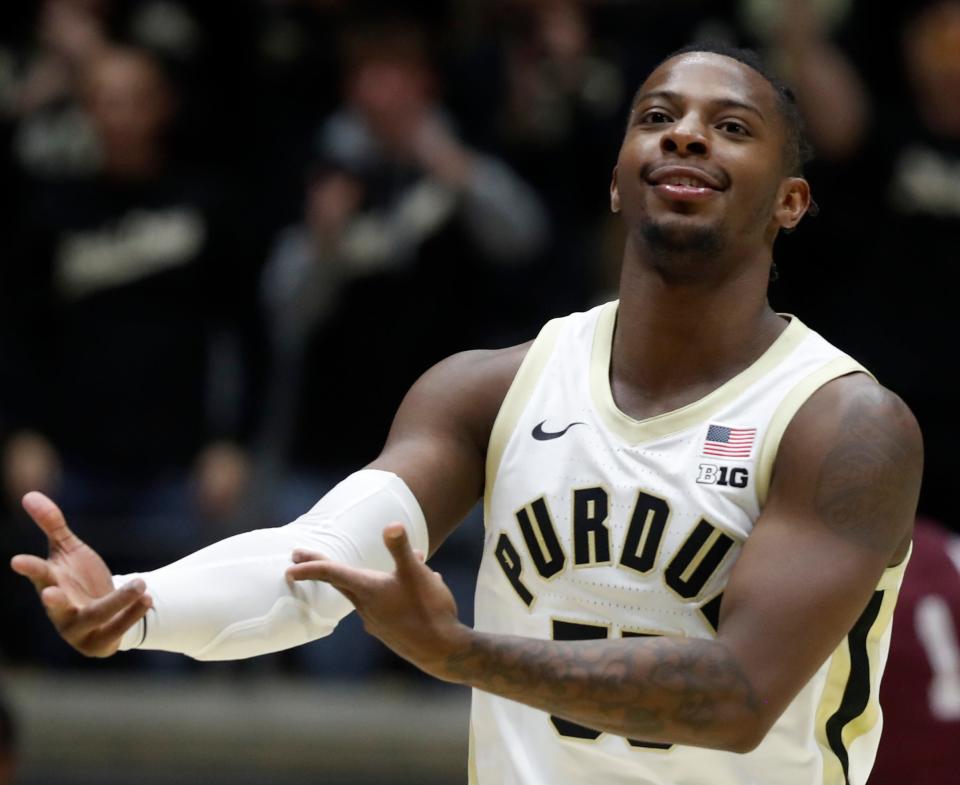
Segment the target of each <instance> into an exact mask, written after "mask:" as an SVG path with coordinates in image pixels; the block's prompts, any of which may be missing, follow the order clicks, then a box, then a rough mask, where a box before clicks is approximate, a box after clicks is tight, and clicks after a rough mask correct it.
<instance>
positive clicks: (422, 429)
mask: <svg viewBox="0 0 960 785" xmlns="http://www.w3.org/2000/svg"><path fill="white" fill-rule="evenodd" d="M527 346H528V345H523V346H517V347H511V348H509V349H502V350H496V351H472V352H463V353H461V354H457V355H454V356H452V357H449V358H447V359H446V360H444V361H443V362H441V363H438V364H437V365H435V366H434V367H433V368H431V369H430V370H429V371H427V372H426V373H425V374H424V375H423V376H422V377H420V379H419V380H418V381H417V383H416V384H414V386H413V387H412V388H411V389H410V391H409V393H407V395H406V397H405V398H404V400H403V403H402V404H401V405H400V408H399V409H398V410H397V414H396V417H395V418H394V421H393V425H392V426H391V428H390V433H389V436H388V437H387V442H386V444H385V446H384V448H383V451H382V452H381V453H380V455H379V456H378V457H377V459H376V460H375V461H374V462H373V463H371V464H370V465H369V466H368V467H367V468H371V469H383V470H385V471H391V472H394V473H395V474H396V475H398V476H399V477H400V478H401V479H403V481H404V482H405V483H406V484H407V486H408V487H409V488H410V490H411V491H412V492H413V494H414V496H416V497H417V501H418V502H419V503H420V506H421V508H422V509H423V513H424V517H425V518H426V521H427V527H428V529H429V530H430V548H431V551H433V550H436V548H437V547H438V546H439V545H440V543H442V542H443V540H444V539H445V538H446V536H447V535H448V534H449V533H450V532H451V531H452V530H453V528H454V527H455V526H456V525H457V524H458V523H459V522H460V521H461V520H462V519H463V518H464V516H465V515H466V514H467V513H468V512H469V511H470V508H471V507H472V506H473V505H474V504H475V503H476V501H477V500H478V499H479V498H480V496H481V495H482V493H483V486H484V468H485V458H486V449H487V442H488V441H489V436H490V430H491V428H492V427H493V421H494V419H495V418H496V415H497V412H498V411H499V408H500V404H501V402H502V401H503V398H504V396H505V395H506V392H507V389H508V388H509V386H510V384H511V382H512V381H513V377H514V376H515V375H516V372H517V369H518V368H519V366H520V363H521V361H522V360H523V357H524V355H525V354H526V349H527Z"/></svg>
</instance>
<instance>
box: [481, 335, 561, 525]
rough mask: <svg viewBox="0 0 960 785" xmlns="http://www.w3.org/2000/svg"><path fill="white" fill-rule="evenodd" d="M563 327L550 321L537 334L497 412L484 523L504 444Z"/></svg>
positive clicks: (487, 478) (490, 443) (489, 447)
mask: <svg viewBox="0 0 960 785" xmlns="http://www.w3.org/2000/svg"><path fill="white" fill-rule="evenodd" d="M562 327H563V320H562V319H551V320H550V321H549V322H547V323H546V324H545V325H544V326H543V329H541V330H540V333H539V334H538V335H537V337H536V338H535V339H534V341H533V343H532V344H531V346H530V348H529V349H528V350H527V354H526V356H525V357H524V358H523V362H522V363H520V368H519V369H518V370H517V375H516V376H515V377H514V378H513V382H512V383H511V384H510V389H509V390H507V394H506V396H504V399H503V403H502V404H500V411H498V412H497V417H496V419H495V420H494V421H493V428H492V429H491V430H490V441H489V443H488V444H487V463H486V488H485V490H484V494H483V519H484V521H489V520H490V497H491V496H492V495H493V483H494V481H495V480H496V478H497V472H498V471H499V469H500V460H501V459H502V458H503V451H504V450H505V449H506V448H507V442H509V441H510V437H511V436H512V435H513V431H514V429H515V428H516V427H517V422H518V421H519V420H520V416H521V415H522V414H523V410H524V408H526V405H527V401H529V400H530V396H531V395H532V394H533V391H534V389H535V388H536V386H537V381H538V380H539V379H540V374H541V373H542V371H543V368H544V366H545V365H546V364H547V361H548V360H549V359H550V356H551V355H552V354H553V347H554V344H555V343H556V342H557V336H558V335H559V333H560V329H561V328H562Z"/></svg>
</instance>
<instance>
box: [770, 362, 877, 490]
mask: <svg viewBox="0 0 960 785" xmlns="http://www.w3.org/2000/svg"><path fill="white" fill-rule="evenodd" d="M849 373H865V374H867V375H868V376H869V377H870V378H871V379H875V377H874V376H873V374H872V373H870V371H868V370H867V369H866V368H864V367H863V366H862V365H860V363H858V362H857V361H856V360H854V359H853V358H852V357H847V356H842V357H837V358H836V359H833V360H831V361H830V362H828V363H827V364H826V365H824V366H822V367H821V368H818V369H817V370H816V371H814V372H813V373H811V374H810V375H809V376H807V377H805V378H803V379H802V380H801V381H800V382H798V383H797V385H796V386H795V387H794V388H793V389H792V390H791V391H790V392H789V393H787V395H786V397H785V398H784V399H783V401H781V402H780V405H779V406H778V407H777V409H776V411H775V412H774V413H773V417H771V418H770V425H769V426H768V427H767V432H766V434H765V435H764V437H763V443H762V444H761V445H760V452H759V455H758V457H757V498H758V499H759V501H760V506H761V507H763V505H765V504H766V503H767V495H768V494H769V492H770V479H771V477H772V476H773V464H774V461H775V460H776V459H777V451H778V450H779V449H780V440H781V439H782V438H783V434H784V432H785V431H786V430H787V426H788V425H789V424H790V421H791V420H792V419H793V416H794V415H795V414H796V413H797V412H798V411H799V410H800V407H801V406H803V404H804V403H806V401H807V399H808V398H809V397H810V396H811V395H813V394H814V393H815V392H816V391H817V390H819V389H820V388H821V387H823V385H825V384H826V383H827V382H829V381H833V380H834V379H836V378H838V377H840V376H846V375H847V374H849Z"/></svg>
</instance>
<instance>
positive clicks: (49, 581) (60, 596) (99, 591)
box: [10, 491, 151, 657]
mask: <svg viewBox="0 0 960 785" xmlns="http://www.w3.org/2000/svg"><path fill="white" fill-rule="evenodd" d="M22 503H23V509H24V510H26V511H27V514H28V515H29V516H30V517H31V518H33V520H34V522H35V523H36V524H37V526H39V527H40V528H41V529H42V530H43V532H44V534H46V535H47V540H48V544H49V554H48V556H47V558H46V559H41V558H40V557H39V556H32V555H29V554H19V555H17V556H14V557H13V559H12V560H11V562H10V566H11V567H12V568H13V571H14V572H16V573H19V574H20V575H23V576H24V577H25V578H28V579H29V580H30V582H31V583H33V585H34V587H35V588H36V590H37V593H38V594H39V595H40V601H41V602H42V603H43V607H44V609H45V610H46V612H47V616H49V617H50V621H52V622H53V625H54V627H56V628H57V632H59V633H60V636H61V637H62V638H63V639H64V640H65V641H66V642H67V643H69V644H70V645H71V646H73V648H75V649H76V650H77V651H79V652H80V653H81V654H86V655H87V656H88V657H109V656H110V655H111V654H113V653H114V652H116V651H117V648H118V647H119V645H120V639H121V637H122V636H123V633H124V632H126V631H127V630H128V629H129V628H130V627H132V626H133V625H134V624H136V623H137V622H138V621H139V620H140V619H142V618H143V616H144V615H145V614H146V612H147V611H148V610H149V609H150V606H151V599H150V597H149V595H147V594H146V593H145V592H146V585H145V584H144V582H143V581H141V580H139V579H137V580H133V581H130V582H129V583H127V584H126V585H124V586H122V587H120V588H119V589H114V588H113V579H112V577H111V574H110V570H109V569H108V568H107V565H106V564H104V562H103V559H101V558H100V556H99V555H98V554H97V553H96V551H94V550H93V549H92V548H90V547H89V546H87V545H86V544H85V543H83V542H82V541H81V540H80V539H79V538H78V537H77V536H76V535H75V534H74V533H73V532H72V531H70V528H69V527H68V526H67V522H66V520H65V519H64V517H63V513H62V512H61V511H60V508H59V507H57V505H56V504H54V503H53V502H52V501H51V500H50V499H48V498H47V497H46V496H44V495H43V494H42V493H39V492H37V491H33V492H31V493H28V494H27V495H26V496H24V497H23V502H22Z"/></svg>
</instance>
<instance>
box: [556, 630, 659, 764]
mask: <svg viewBox="0 0 960 785" xmlns="http://www.w3.org/2000/svg"><path fill="white" fill-rule="evenodd" d="M608 637H610V630H609V629H608V628H607V627H604V626H602V625H599V624H581V623H578V622H572V621H560V620H559V619H554V620H553V639H554V640H555V641H593V640H602V639H604V638H608ZM620 637H621V638H648V637H652V636H650V635H649V634H648V633H643V632H630V631H629V630H623V631H622V632H621V634H620ZM550 722H552V723H553V727H554V728H556V729H557V732H558V733H559V734H560V735H561V736H565V737H566V738H568V739H584V740H586V741H595V740H596V739H599V738H600V736H601V735H602V732H601V731H598V730H594V729H593V728H587V727H585V726H584V725H579V724H577V723H576V722H571V721H570V720H565V719H563V718H561V717H554V716H553V715H551V716H550ZM627 741H628V742H630V746H631V747H644V748H646V749H654V750H668V749H670V748H671V747H672V746H673V745H672V744H661V743H659V742H653V741H637V740H636V739H627Z"/></svg>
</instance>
